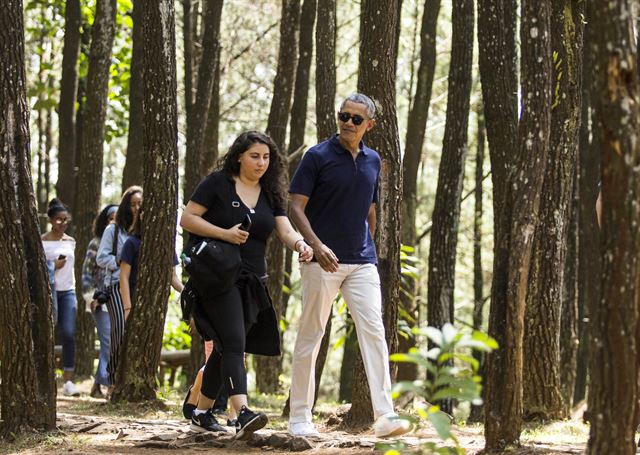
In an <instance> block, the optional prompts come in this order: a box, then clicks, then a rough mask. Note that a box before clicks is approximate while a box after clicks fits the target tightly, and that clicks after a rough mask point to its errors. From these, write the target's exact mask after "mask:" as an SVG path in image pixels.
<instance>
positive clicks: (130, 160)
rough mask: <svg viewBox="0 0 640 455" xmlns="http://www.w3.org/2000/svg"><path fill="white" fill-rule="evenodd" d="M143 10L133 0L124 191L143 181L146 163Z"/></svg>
mask: <svg viewBox="0 0 640 455" xmlns="http://www.w3.org/2000/svg"><path fill="white" fill-rule="evenodd" d="M141 16H142V11H141V10H140V0H133V11H132V13H131V18H132V19H133V33H132V35H133V36H132V38H131V41H132V51H131V67H130V70H129V71H130V74H131V79H129V128H128V132H127V158H126V160H125V163H124V170H123V171H122V192H123V193H124V191H125V190H126V189H127V188H129V187H130V186H132V185H140V184H141V183H142V165H143V163H144V159H143V152H142V125H143V121H144V117H143V112H142V91H143V85H144V81H143V80H142V73H143V68H142V52H143V49H142V42H143V40H144V35H143V33H144V30H143V29H142V23H141V22H142V17H141Z"/></svg>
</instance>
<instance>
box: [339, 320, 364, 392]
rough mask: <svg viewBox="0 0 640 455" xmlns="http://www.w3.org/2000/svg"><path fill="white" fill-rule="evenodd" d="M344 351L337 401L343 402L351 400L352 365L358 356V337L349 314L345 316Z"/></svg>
mask: <svg viewBox="0 0 640 455" xmlns="http://www.w3.org/2000/svg"><path fill="white" fill-rule="evenodd" d="M345 331H346V334H345V337H346V340H345V342H344V353H343V354H342V365H341V367H340V390H339V392H338V401H340V402H343V403H352V402H353V399H352V398H353V381H354V380H355V374H354V367H353V366H354V365H355V363H356V358H357V357H358V351H359V348H358V337H357V334H356V328H355V326H354V325H353V319H351V316H350V315H348V316H347V320H346V327H345Z"/></svg>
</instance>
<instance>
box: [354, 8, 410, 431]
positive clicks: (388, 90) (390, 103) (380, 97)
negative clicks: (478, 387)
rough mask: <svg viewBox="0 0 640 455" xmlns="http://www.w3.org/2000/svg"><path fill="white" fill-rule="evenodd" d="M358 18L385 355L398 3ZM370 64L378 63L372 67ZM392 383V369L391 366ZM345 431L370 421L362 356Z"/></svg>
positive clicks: (395, 174)
mask: <svg viewBox="0 0 640 455" xmlns="http://www.w3.org/2000/svg"><path fill="white" fill-rule="evenodd" d="M361 8H362V12H361V16H360V59H359V71H358V91H359V92H360V93H364V94H366V95H368V96H370V97H371V99H373V100H374V102H375V103H376V105H377V107H378V112H377V115H376V118H377V125H376V127H375V128H374V129H372V130H371V131H370V132H369V133H368V134H367V136H366V137H365V138H364V139H365V141H366V142H367V144H368V146H370V147H372V148H373V149H374V150H377V151H378V153H379V154H380V158H381V159H382V168H381V171H380V180H379V186H378V204H377V205H378V207H377V216H378V225H377V231H376V236H375V237H376V249H377V253H378V273H379V274H380V283H381V292H382V318H383V322H384V327H385V333H386V339H387V346H388V347H389V352H390V353H393V352H397V350H398V306H399V304H400V293H399V289H400V201H401V200H402V171H401V169H402V168H401V163H400V140H399V137H398V123H397V116H396V106H395V103H396V99H395V93H396V92H395V81H396V74H395V67H396V59H397V54H396V51H397V43H396V41H397V38H398V21H399V20H400V17H399V14H398V13H399V10H398V4H397V2H384V3H383V4H381V3H380V2H376V1H373V0H364V1H363V2H362V6H361ZM373 62H377V65H374V64H373ZM390 371H391V381H392V382H394V381H395V377H396V374H395V373H396V364H395V363H391V367H390ZM352 403H353V404H352V405H351V409H350V410H349V413H348V414H347V416H346V422H347V424H348V425H351V426H357V425H363V424H368V423H370V422H371V421H372V420H373V412H372V407H371V396H370V393H369V383H368V381H367V380H366V377H365V375H364V365H363V363H362V356H361V354H358V358H357V361H356V364H355V378H354V388H353V399H352Z"/></svg>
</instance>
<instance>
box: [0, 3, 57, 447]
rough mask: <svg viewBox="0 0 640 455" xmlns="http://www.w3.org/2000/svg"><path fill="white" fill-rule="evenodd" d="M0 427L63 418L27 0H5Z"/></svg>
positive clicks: (0, 430) (0, 100) (50, 423)
mask: <svg viewBox="0 0 640 455" xmlns="http://www.w3.org/2000/svg"><path fill="white" fill-rule="evenodd" d="M0 29H1V30H3V32H2V36H3V40H2V41H3V43H4V44H3V46H0V61H2V62H3V69H4V71H3V72H2V76H0V146H1V148H2V150H3V158H4V159H3V163H2V165H1V166H0V190H1V191H0V195H1V196H0V224H2V226H3V227H2V229H0V246H2V248H3V249H4V251H10V252H11V254H3V255H2V257H0V324H1V326H2V327H10V328H11V333H12V334H13V336H3V337H0V378H1V382H0V413H1V414H2V422H1V423H0V435H2V436H11V435H13V434H15V433H18V432H22V431H25V430H28V429H29V428H37V429H44V430H52V429H54V428H55V423H56V405H55V400H56V387H55V378H54V365H53V325H52V316H51V291H50V289H49V284H48V283H49V280H48V274H47V271H46V269H45V258H44V251H43V249H42V243H41V241H40V235H39V230H38V216H37V211H36V203H35V202H36V201H35V196H34V193H33V186H32V183H31V156H30V150H29V141H30V138H29V105H28V103H27V94H26V75H25V56H24V20H23V4H22V1H21V0H8V1H5V2H2V4H0Z"/></svg>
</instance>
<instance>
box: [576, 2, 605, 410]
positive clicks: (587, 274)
mask: <svg viewBox="0 0 640 455" xmlns="http://www.w3.org/2000/svg"><path fill="white" fill-rule="evenodd" d="M586 10H587V11H586V17H587V23H586V24H585V29H584V46H583V54H582V58H583V68H585V69H587V68H591V67H592V64H591V59H592V55H591V45H590V41H591V37H590V36H591V32H590V30H591V28H592V25H590V24H589V18H590V17H593V14H592V3H591V2H587V4H586ZM590 87H591V71H590V70H585V71H583V72H582V122H581V124H580V145H579V159H578V199H579V204H580V206H579V209H578V210H579V213H578V217H579V219H578V229H579V234H578V235H579V237H580V242H579V245H578V247H579V251H578V321H579V324H578V339H579V346H578V364H577V367H576V386H575V390H574V392H573V401H574V402H575V403H578V402H580V401H582V400H584V398H585V396H586V390H587V381H588V374H587V370H588V365H589V339H590V328H591V326H592V323H591V322H590V318H589V312H590V308H597V307H598V305H599V302H600V249H599V248H596V247H595V246H596V245H600V237H599V234H600V232H599V229H598V222H597V220H596V211H595V206H596V199H597V197H598V180H600V157H601V153H602V152H601V151H600V150H599V149H597V148H596V147H591V146H590V142H589V136H590V128H589V125H590V122H589V120H590V104H591V101H590V100H591V95H590V93H589V91H590Z"/></svg>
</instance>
